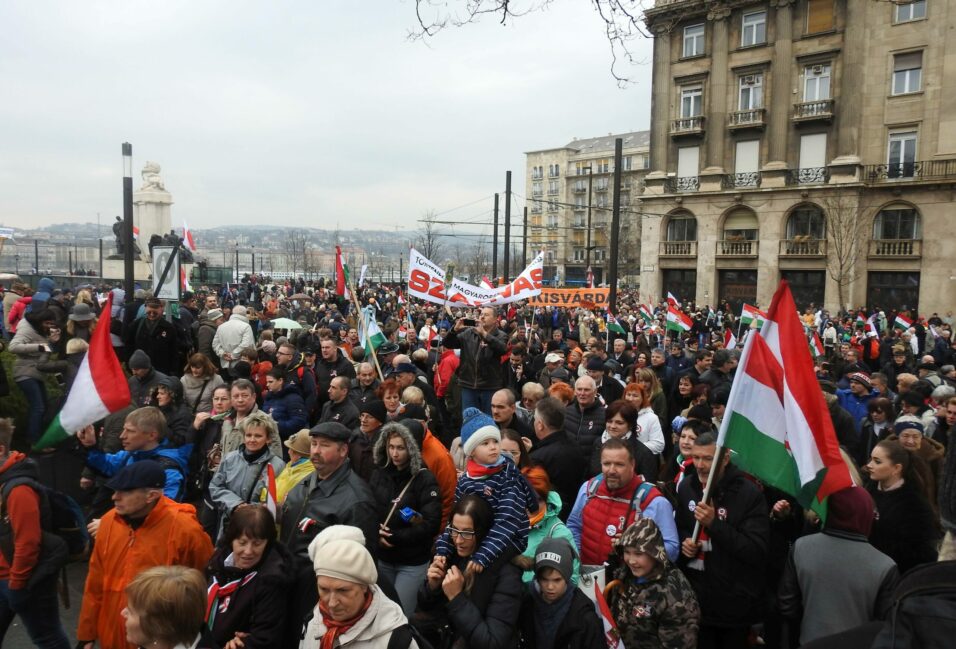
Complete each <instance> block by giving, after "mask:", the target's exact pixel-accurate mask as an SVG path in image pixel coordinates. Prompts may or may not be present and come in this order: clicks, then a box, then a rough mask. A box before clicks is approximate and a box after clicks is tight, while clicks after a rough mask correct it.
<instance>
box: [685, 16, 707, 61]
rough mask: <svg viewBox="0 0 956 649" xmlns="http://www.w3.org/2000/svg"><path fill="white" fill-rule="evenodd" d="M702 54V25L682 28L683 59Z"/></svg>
mask: <svg viewBox="0 0 956 649" xmlns="http://www.w3.org/2000/svg"><path fill="white" fill-rule="evenodd" d="M703 54H704V25H703V24H700V25H688V26H687V27H685V28H684V58H685V59H686V58H689V57H691V56H702V55H703Z"/></svg>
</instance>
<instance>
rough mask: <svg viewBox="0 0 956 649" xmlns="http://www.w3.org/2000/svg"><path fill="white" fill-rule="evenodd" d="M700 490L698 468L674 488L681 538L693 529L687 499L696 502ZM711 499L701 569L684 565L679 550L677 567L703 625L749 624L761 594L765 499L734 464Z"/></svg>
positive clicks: (765, 559) (765, 548)
mask: <svg viewBox="0 0 956 649" xmlns="http://www.w3.org/2000/svg"><path fill="white" fill-rule="evenodd" d="M702 493H703V486H702V485H701V483H700V479H699V478H698V476H697V472H696V471H690V472H687V473H686V474H685V476H684V479H683V480H682V481H681V483H680V486H679V487H678V488H677V500H678V505H677V507H676V508H675V512H676V518H677V531H678V533H679V534H680V539H681V542H683V541H684V539H687V538H689V537H690V536H691V535H692V534H693V532H694V523H695V519H694V513H693V511H691V509H690V503H691V501H693V502H695V503H696V502H699V501H700V499H701V494H702ZM711 502H712V503H713V504H714V506H715V507H716V508H717V511H718V514H717V516H716V517H715V519H714V522H713V524H712V525H711V526H710V528H708V529H707V533H708V535H709V536H710V539H711V542H712V544H713V550H712V551H711V552H707V553H706V558H705V568H704V570H703V571H700V570H694V569H690V568H688V567H687V563H688V559H687V557H685V556H684V555H683V554H681V556H680V558H679V560H678V565H679V566H680V567H681V568H682V569H683V570H684V574H685V575H687V578H688V580H689V581H690V583H691V584H692V585H693V586H694V590H695V591H696V593H697V600H698V601H699V602H700V611H701V626H717V627H741V626H750V625H751V624H752V623H754V622H756V621H757V620H758V619H760V614H761V612H762V611H761V606H762V603H763V600H764V598H765V585H766V584H765V572H766V570H767V563H768V553H769V545H770V518H769V514H768V510H767V503H766V502H765V501H764V497H763V494H761V493H760V490H759V489H757V487H756V486H755V485H754V484H753V483H752V482H751V481H750V480H748V479H747V477H746V476H745V475H744V473H743V472H742V471H740V469H738V468H737V467H735V466H734V465H732V464H729V465H727V467H726V469H725V470H724V475H723V476H722V477H721V478H720V480H718V481H717V484H716V485H715V489H714V494H713V499H712V501H711ZM721 510H723V515H721V514H720V513H719V512H720V511H721Z"/></svg>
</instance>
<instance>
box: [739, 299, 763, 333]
mask: <svg viewBox="0 0 956 649" xmlns="http://www.w3.org/2000/svg"><path fill="white" fill-rule="evenodd" d="M766 319H767V314H766V313H764V312H763V311H761V310H760V309H758V308H757V307H755V306H750V305H749V304H744V306H743V309H742V310H741V311H740V324H742V325H743V326H745V327H749V326H750V323H752V322H756V323H757V329H760V328H761V327H763V323H764V320H766Z"/></svg>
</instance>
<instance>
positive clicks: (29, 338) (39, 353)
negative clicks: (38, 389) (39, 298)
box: [10, 318, 50, 381]
mask: <svg viewBox="0 0 956 649" xmlns="http://www.w3.org/2000/svg"><path fill="white" fill-rule="evenodd" d="M44 346H47V348H49V341H48V340H47V338H46V336H44V335H43V334H41V333H40V332H39V331H37V330H36V329H34V328H33V325H31V324H30V322H29V321H28V320H27V319H26V318H23V319H22V320H20V322H19V323H18V325H17V333H16V334H14V336H13V339H12V340H11V341H10V353H12V354H13V355H14V356H16V360H15V361H13V380H14V381H20V380H23V379H36V380H37V381H43V380H44V376H43V372H42V371H41V370H40V368H39V367H38V366H39V365H41V364H43V363H46V362H47V361H48V360H49V358H50V354H49V352H47V351H44Z"/></svg>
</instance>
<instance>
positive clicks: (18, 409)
mask: <svg viewBox="0 0 956 649" xmlns="http://www.w3.org/2000/svg"><path fill="white" fill-rule="evenodd" d="M15 360H16V356H14V355H13V354H11V353H10V352H8V351H6V350H4V351H3V352H0V361H2V362H3V369H4V371H6V373H7V382H8V383H9V385H10V394H8V395H7V396H5V397H3V398H2V399H0V417H4V418H6V417H12V418H13V421H14V423H15V425H16V427H17V432H16V435H15V436H14V438H13V447H14V448H15V449H18V450H24V451H25V450H27V449H28V448H29V446H30V443H29V442H28V441H27V437H26V429H27V399H26V397H25V396H23V392H21V391H20V388H19V387H17V384H16V383H15V382H14V381H13V362H14V361H15ZM46 389H47V398H48V400H49V403H50V405H51V406H55V405H56V404H57V403H58V402H59V400H60V398H61V397H62V396H63V390H62V389H60V386H59V385H57V383H56V380H55V379H54V378H53V377H52V376H48V377H47V380H46ZM54 415H56V413H55V412H53V408H52V407H51V408H49V409H48V411H47V413H46V417H45V420H46V421H50V420H52V419H53V417H54Z"/></svg>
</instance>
